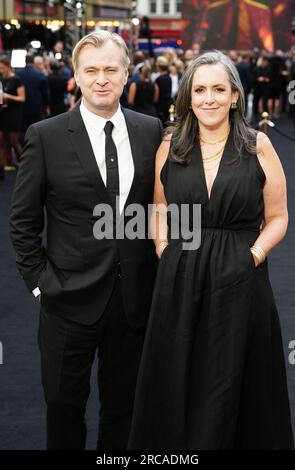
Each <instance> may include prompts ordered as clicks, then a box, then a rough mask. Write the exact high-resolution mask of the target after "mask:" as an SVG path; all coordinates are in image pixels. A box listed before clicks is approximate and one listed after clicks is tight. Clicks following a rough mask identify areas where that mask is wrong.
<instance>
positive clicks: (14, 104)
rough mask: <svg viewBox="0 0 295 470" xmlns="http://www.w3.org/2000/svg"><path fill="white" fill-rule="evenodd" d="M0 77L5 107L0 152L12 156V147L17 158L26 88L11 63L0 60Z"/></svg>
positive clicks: (0, 124)
mask: <svg viewBox="0 0 295 470" xmlns="http://www.w3.org/2000/svg"><path fill="white" fill-rule="evenodd" d="M0 76H1V82H2V87H3V102H4V103H3V105H2V109H1V112H0V139H1V143H0V146H1V149H0V151H2V152H3V151H4V152H5V151H6V152H5V153H6V155H9V154H10V148H11V147H12V148H13V149H14V151H15V153H16V156H17V158H19V157H20V155H21V152H22V147H21V145H20V143H19V133H20V131H21V129H22V103H24V102H25V87H24V85H23V84H22V82H21V80H20V78H19V77H18V76H17V75H15V74H14V72H13V70H12V68H11V65H10V61H9V59H8V58H6V57H2V58H0Z"/></svg>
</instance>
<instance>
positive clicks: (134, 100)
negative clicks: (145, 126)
mask: <svg viewBox="0 0 295 470" xmlns="http://www.w3.org/2000/svg"><path fill="white" fill-rule="evenodd" d="M150 73H151V69H150V68H149V67H147V66H142V67H141V69H140V70H139V78H140V79H139V81H136V82H135V81H133V82H132V83H131V85H130V87H129V92H128V105H129V106H130V107H131V108H132V109H133V110H134V111H137V112H138V113H142V114H148V115H149V116H154V117H157V116H158V114H157V111H156V107H155V103H156V102H157V101H158V99H159V88H158V85H157V84H156V83H153V82H152V80H151V78H150Z"/></svg>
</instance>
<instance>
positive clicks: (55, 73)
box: [48, 60, 68, 116]
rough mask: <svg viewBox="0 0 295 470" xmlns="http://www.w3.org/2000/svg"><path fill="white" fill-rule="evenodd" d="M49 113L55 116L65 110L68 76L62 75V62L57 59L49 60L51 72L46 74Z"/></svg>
mask: <svg viewBox="0 0 295 470" xmlns="http://www.w3.org/2000/svg"><path fill="white" fill-rule="evenodd" d="M48 85H49V108H50V115H51V116H57V115H58V114H61V113H64V112H65V111H66V110H67V107H66V104H65V98H66V93H67V91H68V90H67V85H68V78H67V76H66V75H64V63H63V62H60V61H58V60H53V61H52V62H51V73H50V74H49V75H48Z"/></svg>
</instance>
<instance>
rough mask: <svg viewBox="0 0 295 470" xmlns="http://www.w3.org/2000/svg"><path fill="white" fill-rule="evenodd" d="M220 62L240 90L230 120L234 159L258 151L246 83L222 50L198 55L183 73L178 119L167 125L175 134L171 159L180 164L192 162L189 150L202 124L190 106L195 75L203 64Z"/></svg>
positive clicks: (234, 87) (177, 110) (177, 104)
mask: <svg viewBox="0 0 295 470" xmlns="http://www.w3.org/2000/svg"><path fill="white" fill-rule="evenodd" d="M216 64H221V65H222V66H223V67H224V69H225V71H226V73H227V75H228V78H229V82H230V85H231V89H232V91H233V92H235V91H238V92H239V99H238V101H237V109H235V110H234V109H231V110H230V114H229V119H230V123H231V127H232V131H233V139H234V145H235V148H236V150H237V155H236V156H234V157H235V158H234V159H233V160H232V161H236V160H237V159H238V160H239V159H240V157H241V155H242V154H243V153H250V154H256V131H255V130H254V129H251V127H250V126H249V125H248V124H247V122H246V119H245V116H244V109H245V98H244V90H243V86H242V83H241V80H240V77H239V74H238V71H237V69H236V67H235V65H234V63H233V62H232V61H231V60H230V59H229V57H227V56H226V55H225V54H223V53H222V52H220V51H211V52H206V53H205V54H202V55H200V56H199V57H197V58H196V59H195V60H194V61H193V62H192V64H191V65H190V66H189V67H188V68H187V70H186V71H185V73H184V74H183V76H182V79H181V82H180V85H179V90H178V96H177V100H176V122H175V124H174V125H173V126H170V127H168V128H167V131H166V133H172V145H171V151H170V154H169V160H171V161H173V162H177V163H181V164H187V163H189V162H190V160H191V158H190V153H191V150H192V148H193V146H194V144H195V141H196V138H197V135H198V130H199V125H198V120H197V118H196V116H195V114H194V112H193V110H192V109H191V95H192V83H193V77H194V74H195V72H196V70H197V68H198V67H200V66H201V65H216Z"/></svg>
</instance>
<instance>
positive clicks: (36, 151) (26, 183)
mask: <svg viewBox="0 0 295 470" xmlns="http://www.w3.org/2000/svg"><path fill="white" fill-rule="evenodd" d="M45 184H46V172H45V161H44V152H43V148H42V142H41V138H40V134H39V132H38V129H37V128H36V127H35V125H33V126H31V127H30V128H29V129H28V131H27V134H26V137H25V146H24V151H23V154H22V156H21V158H20V165H19V169H18V173H17V177H16V182H15V187H14V191H13V196H12V204H11V212H10V236H11V240H12V243H13V246H14V249H15V251H16V264H17V267H18V269H19V271H20V273H21V276H22V277H23V279H24V281H25V283H26V285H27V287H28V289H29V291H30V292H32V290H33V289H34V288H36V287H37V286H38V279H39V277H40V274H41V271H42V269H43V268H44V267H45V264H46V257H45V252H44V249H43V247H42V232H43V228H44V202H45V195H46V189H45Z"/></svg>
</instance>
